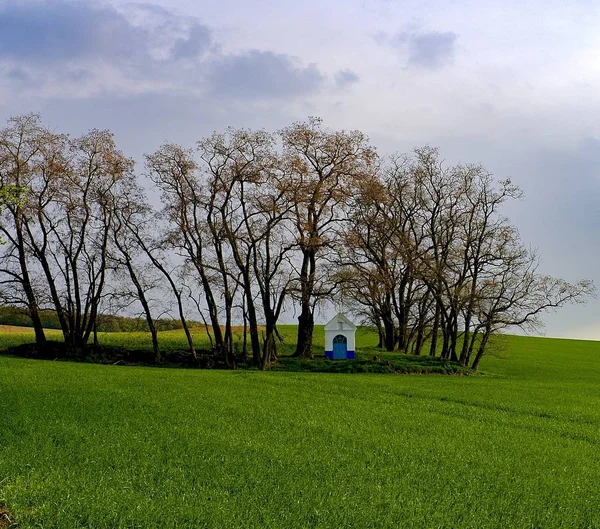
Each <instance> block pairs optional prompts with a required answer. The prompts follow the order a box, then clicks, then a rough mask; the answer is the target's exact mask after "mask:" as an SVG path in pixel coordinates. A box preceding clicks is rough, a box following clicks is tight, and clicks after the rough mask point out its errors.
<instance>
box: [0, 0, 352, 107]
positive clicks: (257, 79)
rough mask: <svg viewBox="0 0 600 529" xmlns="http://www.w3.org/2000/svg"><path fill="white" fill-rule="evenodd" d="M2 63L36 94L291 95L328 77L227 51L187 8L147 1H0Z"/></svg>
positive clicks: (266, 55) (286, 60)
mask: <svg viewBox="0 0 600 529" xmlns="http://www.w3.org/2000/svg"><path fill="white" fill-rule="evenodd" d="M2 72H4V83H5V84H12V86H13V89H14V87H19V88H21V89H23V90H26V91H28V92H34V91H35V92H37V93H39V94H40V95H41V96H42V97H43V96H44V95H46V96H54V95H57V93H61V92H63V91H67V92H68V91H71V93H72V94H73V95H75V96H76V97H89V96H91V95H94V94H98V93H106V92H115V93H119V94H125V93H144V92H145V93H148V92H162V93H165V92H172V91H173V90H176V91H185V92H194V93H196V94H198V93H207V94H211V95H218V96H225V97H229V98H238V99H242V100H248V99H266V98H282V97H283V98H288V97H293V96H298V95H304V94H308V93H312V92H314V91H316V90H317V89H318V88H319V87H320V86H321V85H322V84H323V82H324V80H325V76H324V75H323V74H322V73H321V72H320V71H319V69H318V68H317V66H316V65H315V64H308V65H304V64H302V63H300V62H299V61H298V60H296V59H295V58H293V57H290V56H288V55H283V54H277V53H274V52H272V51H259V50H250V51H247V52H242V53H239V54H234V55H224V54H222V53H220V51H219V47H218V46H217V45H215V44H214V43H213V39H212V34H211V31H210V29H209V28H208V27H207V26H206V25H203V24H202V23H200V21H199V20H197V19H196V18H194V17H189V16H179V15H175V14H174V13H173V12H171V11H169V10H167V9H165V8H164V7H161V6H158V5H154V4H149V3H144V4H126V5H124V6H123V7H122V8H121V10H118V9H116V8H115V7H114V6H112V5H111V4H108V3H106V2H104V1H92V0H79V1H77V0H39V1H35V2H34V3H26V2H20V1H18V0H8V1H7V2H5V3H2V4H1V7H0V75H1V74H2ZM340 81H341V82H342V83H345V84H347V83H349V82H352V81H353V74H352V72H350V71H349V70H348V71H344V72H342V77H340V78H339V79H338V84H340ZM1 84H2V83H1V82H0V85H1ZM44 87H47V90H46V92H44Z"/></svg>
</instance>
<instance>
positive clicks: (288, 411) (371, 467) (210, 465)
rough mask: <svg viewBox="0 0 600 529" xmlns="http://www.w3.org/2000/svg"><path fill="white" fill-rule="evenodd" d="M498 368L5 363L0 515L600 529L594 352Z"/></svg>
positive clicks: (548, 347)
mask: <svg viewBox="0 0 600 529" xmlns="http://www.w3.org/2000/svg"><path fill="white" fill-rule="evenodd" d="M287 331H288V334H290V335H292V334H293V328H290V329H288V330H287ZM176 336H177V333H176V332H175V333H174V337H173V342H174V341H175V339H176ZM125 338H129V339H130V340H132V343H133V342H136V343H138V344H139V343H142V338H145V337H144V336H135V337H134V336H131V335H122V336H119V335H116V334H115V335H111V336H108V335H106V336H105V335H102V336H101V337H100V339H101V342H103V343H107V342H108V341H109V340H111V339H112V340H117V341H119V340H123V339H125ZM2 339H3V340H12V342H11V343H13V342H15V340H16V339H15V338H14V337H12V338H11V337H7V334H3V335H2ZM372 339H373V337H372V336H371V337H369V336H368V335H364V336H362V337H360V338H359V346H360V344H361V343H362V344H363V347H365V348H366V347H367V346H369V345H373V343H372ZM4 343H6V342H4ZM503 356H504V357H505V358H492V357H490V358H487V359H485V362H483V364H482V370H483V372H484V374H483V375H482V376H472V377H455V376H436V375H432V376H420V375H371V374H352V375H350V374H324V373H290V372H276V371H272V372H258V371H234V372H228V371H210V370H180V369H164V368H154V367H121V366H103V365H94V364H85V363H68V362H50V361H39V360H24V359H19V358H12V357H6V356H0V416H1V417H2V427H1V428H0V502H3V503H4V504H5V505H6V508H7V509H8V510H9V511H10V512H11V516H12V517H13V518H14V520H15V521H16V522H18V523H19V526H20V527H21V528H22V529H26V528H27V529H29V528H38V527H40V528H42V527H43V528H44V529H71V528H73V529H75V528H107V529H108V528H110V529H113V528H188V527H189V528H201V527H206V528H209V527H210V528H225V527H226V528H276V527H277V528H305V527H311V528H312V527H315V528H338V527H354V528H384V527H385V528H396V527H406V528H448V529H450V528H453V529H458V528H474V529H475V528H477V529H482V528H544V529H549V528H558V527H563V528H596V527H600V510H599V509H598V505H600V490H599V489H598V479H599V476H600V378H599V377H598V373H600V344H599V343H596V342H585V341H569V340H552V339H543V338H526V337H507V338H506V339H505V346H504V350H503Z"/></svg>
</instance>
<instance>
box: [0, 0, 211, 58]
mask: <svg viewBox="0 0 600 529" xmlns="http://www.w3.org/2000/svg"><path fill="white" fill-rule="evenodd" d="M130 8H132V9H134V10H137V11H138V13H137V14H138V18H145V19H146V21H147V22H148V21H149V19H150V17H152V18H153V20H152V24H148V23H147V24H146V25H143V24H139V25H138V24H133V23H132V22H131V21H130V19H129V18H128V17H126V16H125V14H123V13H122V12H120V11H118V10H116V9H115V8H114V7H113V6H111V5H110V4H108V3H105V2H91V1H88V0H81V1H74V0H45V1H40V2H35V3H24V2H17V1H14V0H9V1H8V2H4V3H3V5H2V7H0V58H1V59H12V60H17V61H27V62H30V63H35V64H47V63H48V62H60V61H69V60H74V59H92V60H94V59H95V60H97V59H103V60H106V61H110V62H111V63H116V62H118V63H125V64H129V65H131V64H138V65H144V66H146V65H148V64H149V63H151V62H154V61H155V60H159V59H158V58H157V57H155V55H154V53H153V52H154V51H155V48H158V47H159V46H162V45H163V44H165V43H164V42H163V40H164V39H163V37H164V34H165V32H166V31H165V29H168V30H170V31H171V33H173V34H174V36H173V38H172V41H173V42H172V43H171V48H172V50H171V55H170V57H166V58H180V57H184V56H185V57H187V56H192V55H193V56H198V55H200V54H202V53H204V52H206V51H207V50H208V49H209V47H210V44H211V37H210V31H209V30H208V28H206V27H205V26H202V25H201V24H200V23H199V22H198V21H196V20H194V19H191V18H177V17H175V16H174V15H173V14H171V13H169V12H168V11H166V10H165V9H162V8H156V7H154V6H151V5H148V4H142V5H137V6H136V5H133V6H130ZM167 44H168V43H167Z"/></svg>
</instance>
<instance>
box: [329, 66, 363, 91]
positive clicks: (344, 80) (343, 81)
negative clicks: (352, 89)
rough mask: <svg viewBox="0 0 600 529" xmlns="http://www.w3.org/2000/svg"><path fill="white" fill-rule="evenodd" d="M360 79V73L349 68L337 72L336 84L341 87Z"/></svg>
mask: <svg viewBox="0 0 600 529" xmlns="http://www.w3.org/2000/svg"><path fill="white" fill-rule="evenodd" d="M358 80H359V77H358V74H357V73H356V72H353V71H352V70H349V69H348V68H346V69H345V70H340V71H339V72H337V73H336V74H335V84H336V85H337V86H338V87H340V88H343V87H346V86H348V85H351V84H354V83H356V82H358Z"/></svg>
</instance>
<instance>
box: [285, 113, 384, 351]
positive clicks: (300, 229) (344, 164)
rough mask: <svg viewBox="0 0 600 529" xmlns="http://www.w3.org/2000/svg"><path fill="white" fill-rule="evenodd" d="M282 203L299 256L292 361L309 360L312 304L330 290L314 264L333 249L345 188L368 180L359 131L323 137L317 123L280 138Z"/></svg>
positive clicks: (369, 151) (370, 165)
mask: <svg viewBox="0 0 600 529" xmlns="http://www.w3.org/2000/svg"><path fill="white" fill-rule="evenodd" d="M280 135H281V139H282V143H283V170H284V171H285V172H286V174H287V175H288V178H289V182H290V185H289V186H288V188H287V198H288V200H289V201H290V202H291V203H292V204H293V205H294V223H295V238H296V241H295V242H296V244H297V245H298V249H299V252H300V263H299V268H298V270H297V279H296V285H295V292H296V295H297V298H298V300H299V302H300V315H299V317H298V338H297V346H296V352H295V355H296V356H299V357H302V358H312V355H313V352H312V337H313V329H314V307H315V303H316V302H318V301H319V299H322V298H324V297H327V296H329V295H330V294H331V293H332V292H333V290H334V288H332V287H331V286H328V285H327V282H328V278H327V277H326V276H325V274H323V275H321V272H324V270H322V269H321V268H320V267H319V262H320V261H322V259H323V257H324V256H325V255H326V252H327V250H329V249H331V248H332V246H333V244H334V239H333V236H334V233H335V231H334V227H335V225H336V223H337V222H339V220H340V219H342V218H343V215H344V209H345V203H346V200H347V198H348V192H349V189H350V186H349V184H350V182H351V181H353V180H355V179H360V178H363V177H366V176H368V175H370V174H371V173H372V172H373V171H374V170H375V169H376V165H377V155H376V153H375V150H374V149H373V147H371V146H370V145H369V144H368V140H367V138H366V136H365V135H364V134H362V133H361V132H359V131H350V132H346V131H328V130H326V129H324V128H323V127H322V122H321V120H320V119H318V118H311V119H309V120H308V122H306V123H295V124H293V125H291V126H290V127H287V128H285V129H283V130H282V131H281V132H280Z"/></svg>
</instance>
